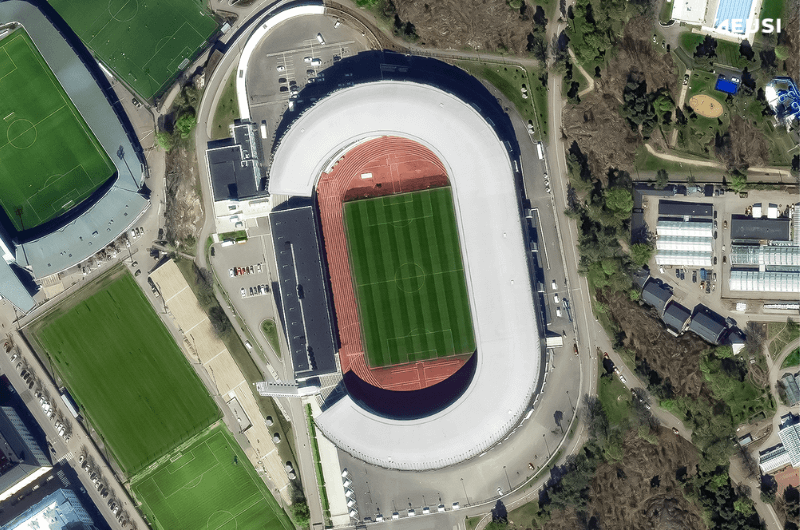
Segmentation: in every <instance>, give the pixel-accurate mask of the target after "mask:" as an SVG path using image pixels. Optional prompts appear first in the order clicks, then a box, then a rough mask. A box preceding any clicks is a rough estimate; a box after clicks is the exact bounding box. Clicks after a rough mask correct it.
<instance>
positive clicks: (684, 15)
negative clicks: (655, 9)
mask: <svg viewBox="0 0 800 530" xmlns="http://www.w3.org/2000/svg"><path fill="white" fill-rule="evenodd" d="M707 6H708V0H675V3H674V4H672V18H673V19H675V20H679V21H681V22H686V23H687V24H695V25H700V24H702V23H703V21H704V20H705V18H706V7H707Z"/></svg>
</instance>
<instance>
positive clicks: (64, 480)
mask: <svg viewBox="0 0 800 530" xmlns="http://www.w3.org/2000/svg"><path fill="white" fill-rule="evenodd" d="M56 476H57V477H58V478H59V480H61V483H62V484H64V487H65V488H68V487H69V486H70V481H69V479H68V478H67V476H66V475H65V474H64V472H63V471H59V472H58V473H56Z"/></svg>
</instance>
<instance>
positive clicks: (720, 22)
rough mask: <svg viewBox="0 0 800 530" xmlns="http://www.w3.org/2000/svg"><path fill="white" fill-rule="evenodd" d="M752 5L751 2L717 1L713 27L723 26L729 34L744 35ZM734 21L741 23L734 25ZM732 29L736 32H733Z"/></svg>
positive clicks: (739, 0)
mask: <svg viewBox="0 0 800 530" xmlns="http://www.w3.org/2000/svg"><path fill="white" fill-rule="evenodd" d="M752 5H753V0H719V7H717V16H716V17H715V18H714V27H715V28H718V27H720V26H724V29H727V30H728V31H729V32H731V33H740V34H744V32H745V31H746V27H747V18H748V17H749V16H750V8H751V7H752ZM735 20H736V21H738V20H741V22H737V23H734V22H733V21H735ZM734 28H736V30H737V31H735V32H734V31H733V30H734ZM739 30H741V31H739Z"/></svg>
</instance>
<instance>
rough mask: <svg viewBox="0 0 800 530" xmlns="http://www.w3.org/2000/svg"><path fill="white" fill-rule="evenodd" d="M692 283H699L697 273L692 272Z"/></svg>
mask: <svg viewBox="0 0 800 530" xmlns="http://www.w3.org/2000/svg"><path fill="white" fill-rule="evenodd" d="M692 283H697V271H692Z"/></svg>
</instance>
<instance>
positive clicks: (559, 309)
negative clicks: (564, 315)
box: [556, 307, 561, 317]
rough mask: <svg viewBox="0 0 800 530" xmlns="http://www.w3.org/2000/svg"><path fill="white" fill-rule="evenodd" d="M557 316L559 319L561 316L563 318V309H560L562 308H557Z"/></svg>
mask: <svg viewBox="0 0 800 530" xmlns="http://www.w3.org/2000/svg"><path fill="white" fill-rule="evenodd" d="M556 316H557V317H560V316H561V308H560V307H557V308H556Z"/></svg>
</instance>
